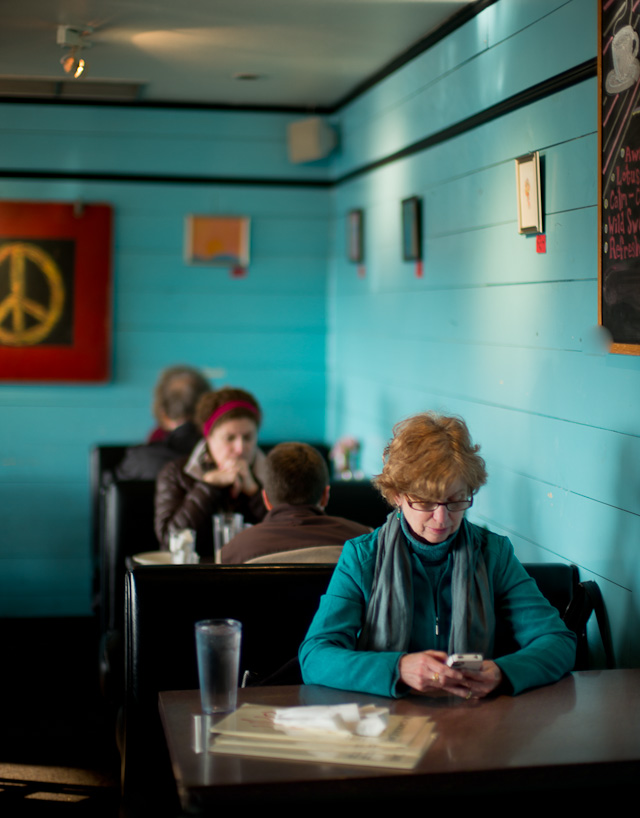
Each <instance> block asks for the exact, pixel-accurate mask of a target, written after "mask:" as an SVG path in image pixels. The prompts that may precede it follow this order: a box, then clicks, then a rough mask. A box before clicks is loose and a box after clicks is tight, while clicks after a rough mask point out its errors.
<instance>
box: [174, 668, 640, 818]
mask: <svg viewBox="0 0 640 818" xmlns="http://www.w3.org/2000/svg"><path fill="white" fill-rule="evenodd" d="M350 701H357V702H359V703H362V704H364V703H370V702H377V703H380V704H384V705H387V706H390V707H391V709H392V711H393V712H396V713H400V714H407V715H408V714H415V715H429V716H431V718H432V719H433V720H434V722H435V723H436V726H437V732H438V738H437V739H436V741H435V742H434V744H433V745H432V746H431V748H430V749H429V750H428V752H427V753H426V755H425V756H424V757H423V758H422V760H421V761H420V763H419V764H418V766H417V767H416V768H415V769H414V770H412V771H410V772H405V771H401V772H399V771H395V770H384V769H374V768H366V767H347V766H341V765H331V764H324V763H317V764H316V763H303V762H293V761H291V762H289V761H280V760H277V761H276V760H273V761H271V760H265V759H258V758H247V757H239V756H221V755H213V754H211V753H197V752H195V750H194V745H193V737H194V733H195V732H196V730H195V729H194V725H195V724H197V723H198V722H199V719H196V720H194V715H193V714H198V713H199V712H200V700H199V694H198V692H197V691H171V692H165V693H161V694H160V713H161V717H162V722H163V725H164V730H165V735H166V737H167V743H168V746H169V752H170V755H171V761H172V765H173V770H174V775H175V778H176V782H177V785H178V792H179V795H180V799H181V803H182V806H183V809H184V810H185V811H186V812H202V813H207V811H208V809H209V807H211V811H213V809H214V808H215V809H216V810H218V809H219V808H220V807H221V806H223V805H224V804H226V803H227V801H228V802H229V805H231V804H233V805H234V807H235V808H236V809H237V807H238V806H239V805H240V804H243V805H244V804H252V805H254V806H257V805H260V806H261V807H264V806H265V805H267V804H270V803H273V804H279V805H284V804H287V805H290V804H292V803H294V802H298V803H299V802H301V801H304V803H305V804H307V805H308V804H310V803H325V805H326V806H329V804H328V803H327V802H334V801H340V803H344V802H345V801H348V800H350V799H354V800H356V801H357V803H358V805H359V806H362V805H364V804H367V803H370V804H371V805H379V804H380V803H384V802H388V803H393V804H394V805H396V804H398V802H400V803H401V804H403V805H405V806H406V805H408V804H409V803H410V802H411V801H412V800H414V799H415V798H416V797H419V798H424V797H426V796H428V798H429V799H430V800H433V799H443V798H444V799H449V800H450V799H454V801H455V802H456V803H457V802H460V801H461V800H462V802H463V803H464V804H465V805H469V804H470V803H471V802H472V801H473V799H477V798H483V797H485V796H490V797H495V795H496V794H498V793H499V794H501V795H503V796H506V797H510V798H513V797H514V796H516V795H519V796H522V795H525V796H526V799H527V800H526V802H524V803H526V804H529V803H531V799H532V798H534V799H535V798H536V797H540V798H541V799H543V800H544V799H546V800H548V798H549V797H550V795H552V794H553V793H558V792H560V791H570V792H571V794H572V802H574V801H575V800H576V799H578V800H580V799H582V800H583V801H585V799H587V800H586V803H589V801H588V799H591V798H593V797H595V796H596V795H597V794H599V792H598V791H600V790H601V791H602V792H603V793H604V792H606V793H607V795H608V798H609V799H614V803H620V802H619V801H618V798H619V797H620V796H621V794H622V793H623V792H624V791H625V790H629V791H631V787H632V786H633V787H634V788H635V785H636V784H637V781H638V779H639V778H640V670H603V671H584V672H577V673H574V674H572V675H571V676H568V677H566V678H565V679H563V680H561V681H560V682H558V683H557V684H555V685H550V686H548V687H544V688H539V689H537V690H532V691H529V692H528V693H523V694H521V695H520V696H515V697H509V696H498V697H496V698H493V699H485V700H481V701H475V700H471V701H466V700H463V699H458V698H455V697H449V696H447V697H442V698H427V697H420V696H411V697H408V698H405V699H400V700H391V699H385V698H382V697H377V696H367V695H364V694H358V693H350V692H346V691H342V690H333V689H331V688H326V687H320V686H315V685H306V686H300V687H296V686H293V687H263V688H248V689H245V690H241V691H240V693H239V697H238V703H239V704H241V703H244V702H249V703H256V704H264V705H266V706H273V707H287V706H295V705H307V704H337V703H344V702H350Z"/></svg>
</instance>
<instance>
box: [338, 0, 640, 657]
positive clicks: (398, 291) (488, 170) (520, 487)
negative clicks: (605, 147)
mask: <svg viewBox="0 0 640 818" xmlns="http://www.w3.org/2000/svg"><path fill="white" fill-rule="evenodd" d="M596 31H597V26H596V2H595V0H573V2H559V0H544V1H543V0H536V2H517V0H510V2H507V1H506V0H505V2H499V3H497V4H495V5H493V6H491V7H489V8H488V9H486V10H485V11H484V12H483V13H482V14H480V15H479V16H477V17H476V18H474V19H473V20H471V21H470V22H468V23H467V24H466V25H465V26H464V27H463V28H461V29H459V30H458V31H457V32H455V33H454V34H453V35H452V36H451V37H449V38H447V39H445V40H443V41H442V42H441V43H439V44H438V45H436V46H435V47H434V48H432V49H431V50H430V51H429V52H427V53H425V54H423V55H422V56H420V57H419V58H417V59H416V60H414V61H413V62H412V63H411V64H409V65H407V66H405V67H403V68H402V69H400V70H399V71H398V72H396V73H395V74H394V75H393V76H391V77H389V78H387V79H386V80H384V81H383V82H382V83H380V84H379V85H378V86H376V87H375V88H373V89H372V90H371V91H369V92H368V93H367V94H365V95H363V96H362V97H360V98H359V99H357V100H356V101H355V102H353V103H352V104H351V105H350V106H349V108H348V109H347V110H345V111H343V112H341V116H340V122H341V126H342V136H343V142H344V150H343V152H342V155H341V156H340V157H339V158H338V159H337V161H336V162H335V165H334V172H335V173H336V174H337V176H338V178H339V177H340V176H341V175H344V174H348V173H350V172H351V171H353V170H356V169H358V168H361V167H362V166H363V165H365V164H367V163H369V162H374V161H378V160H381V159H384V158H385V156H389V155H390V154H392V153H394V152H396V151H398V150H401V149H402V148H404V147H405V146H407V145H409V144H411V143H413V142H416V141H417V140H419V139H422V138H424V137H427V136H429V135H430V134H432V133H437V132H438V131H440V130H442V129H443V128H445V127H448V126H450V125H452V124H454V123H456V122H458V121H460V120H464V119H466V118H467V117H469V116H472V115H474V114H477V113H478V112H480V111H482V110H483V109H485V108H487V107H489V106H492V105H495V104H496V103H499V102H500V101H502V100H504V99H506V98H508V97H510V96H512V95H514V94H517V93H519V92H521V91H524V90H526V89H527V88H528V87H531V86H532V85H535V84H536V83H539V82H542V81H544V80H546V79H549V78H551V77H553V76H555V75H557V74H559V73H561V72H563V71H566V70H568V69H570V68H572V67H573V66H576V65H579V64H581V63H582V62H584V61H586V60H589V59H593V58H594V56H595V54H596ZM596 93H597V83H596V80H595V78H594V79H591V80H587V81H585V82H582V83H580V84H578V85H576V86H574V87H572V88H570V89H568V90H565V91H562V92H559V93H556V94H554V95H552V96H549V97H547V98H545V99H543V100H540V101H537V102H535V103H533V104H530V105H528V106H527V107H524V108H521V109H519V110H517V111H515V112H513V113H511V114H508V115H505V116H502V117H500V118H499V119H496V120H494V121H492V122H490V123H488V124H485V125H483V126H481V127H478V128H475V129H474V130H472V131H469V132H467V133H465V134H463V135H461V136H459V137H457V138H454V139H450V140H448V141H446V142H444V143H442V144H439V145H437V146H435V147H433V148H431V149H429V150H425V151H422V152H420V153H418V154H415V155H413V156H411V157H408V158H405V159H402V160H400V161H395V162H392V163H390V164H387V165H384V166H383V167H381V168H379V169H377V170H374V171H370V172H367V173H364V174H362V175H360V176H357V177H356V178H355V179H353V180H352V181H345V182H344V183H342V184H338V185H337V187H336V188H334V190H333V192H332V213H333V226H334V230H333V239H332V241H333V244H332V246H333V253H332V259H331V265H330V271H329V302H328V303H329V318H328V320H329V327H328V334H327V343H328V358H327V367H328V385H327V389H328V402H327V405H328V413H327V430H328V436H329V438H333V437H335V436H338V435H343V434H355V435H357V436H359V437H361V438H362V439H363V441H364V451H363V465H364V467H365V470H366V471H368V472H376V471H379V468H380V455H381V451H382V449H383V446H384V443H385V442H386V440H387V439H388V438H389V436H390V433H391V428H392V426H393V424H394V423H395V422H396V421H397V420H399V419H400V418H402V417H406V416H407V415H410V414H412V413H415V412H417V411H422V410H425V409H433V410H437V411H443V412H450V413H457V414H460V415H462V416H463V417H464V418H465V419H466V420H467V421H468V423H469V426H470V428H471V431H472V434H473V436H474V438H475V439H476V440H477V441H478V442H479V443H481V445H482V452H483V454H484V456H485V458H486V460H487V465H488V469H489V478H490V479H489V484H488V486H487V487H486V488H484V489H483V490H482V491H481V492H480V494H479V495H478V497H477V500H476V503H475V505H474V507H473V509H472V512H471V513H470V518H471V519H472V520H474V521H475V522H479V523H481V524H486V525H488V526H490V527H491V528H492V529H494V530H496V531H498V532H500V533H503V534H506V535H508V536H509V537H510V538H511V539H512V541H513V543H514V545H515V547H516V551H517V553H518V555H519V557H520V558H521V559H522V560H525V561H536V562H538V561H542V562H545V561H555V560H558V559H560V560H564V561H568V562H574V563H576V564H577V565H578V566H579V567H580V572H581V576H582V578H583V579H595V580H597V581H598V583H599V585H600V587H601V589H602V591H603V593H604V596H605V600H606V603H607V606H608V609H609V614H610V617H611V621H612V625H613V629H614V635H615V641H616V650H617V655H618V659H619V662H620V664H621V665H638V663H640V637H639V636H638V634H639V632H640V628H639V618H640V617H639V612H638V592H640V557H639V549H638V542H639V541H640V516H639V515H640V493H639V491H638V487H639V484H640V466H639V465H638V464H639V463H640V440H639V434H640V425H639V421H638V410H637V406H638V405H639V404H640V359H639V358H637V357H628V356H617V355H609V354H605V353H603V352H602V351H601V349H600V348H599V347H598V345H597V343H596V342H595V340H594V336H595V325H596V324H597V298H598V297H597V275H598V267H597V170H596V168H597V104H596ZM534 150H537V151H540V155H541V160H542V167H543V170H542V177H543V187H544V211H545V214H544V215H545V232H546V237H547V252H546V254H538V253H536V240H535V237H528V236H522V235H519V234H518V227H517V203H516V195H515V192H516V188H515V170H514V158H515V157H516V156H519V155H522V154H524V153H528V152H529V151H534ZM412 195H418V196H421V197H423V204H424V239H425V255H424V270H423V272H424V275H423V277H422V278H418V277H416V274H415V273H416V270H415V264H414V263H409V262H403V261H402V260H401V251H400V247H401V243H400V241H401V239H400V201H401V200H402V199H403V198H406V197H408V196H412ZM359 207H361V208H364V210H365V219H366V234H365V235H366V239H365V240H366V250H365V252H366V261H365V275H364V277H362V276H359V275H358V270H357V267H356V266H355V265H353V264H349V263H348V262H347V261H346V260H345V247H344V244H345V229H344V221H345V216H346V214H347V212H348V211H349V210H350V209H351V208H359ZM592 636H593V635H592ZM592 641H593V642H594V646H596V647H597V642H596V640H595V638H594V639H593V640H592Z"/></svg>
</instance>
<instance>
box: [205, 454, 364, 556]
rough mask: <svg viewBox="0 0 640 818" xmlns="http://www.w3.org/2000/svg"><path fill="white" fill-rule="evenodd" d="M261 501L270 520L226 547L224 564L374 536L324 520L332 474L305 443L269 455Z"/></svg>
mask: <svg viewBox="0 0 640 818" xmlns="http://www.w3.org/2000/svg"><path fill="white" fill-rule="evenodd" d="M262 496H263V499H264V503H265V505H266V507H267V509H268V513H267V516H266V517H265V518H264V520H263V521H262V522H261V523H258V524H257V525H254V526H253V527H252V528H248V529H246V530H245V531H243V532H241V533H240V534H237V535H236V536H235V537H234V538H233V539H232V540H231V542H230V543H228V544H227V545H226V546H224V548H223V549H222V552H221V561H222V562H223V563H243V562H247V561H248V560H252V559H255V558H256V557H263V556H266V555H267V554H275V553H280V552H282V551H294V550H297V549H300V548H311V547H316V546H323V545H343V544H344V543H345V542H346V541H347V540H350V539H353V538H354V537H359V536H360V535H361V534H368V533H369V532H370V531H371V529H370V528H368V527H367V526H365V525H361V524H360V523H356V522H353V521H351V520H347V519H345V518H344V517H329V516H328V515H327V514H325V512H324V508H325V506H326V505H327V503H328V501H329V470H328V468H327V464H326V461H325V459H324V458H323V457H322V455H321V454H320V452H318V451H317V449H314V448H313V447H312V446H309V445H308V444H306V443H279V444H278V445H277V446H275V447H274V448H273V449H272V450H271V451H270V452H269V454H268V455H267V458H266V462H265V473H264V488H263V489H262ZM283 561H284V562H286V554H285V556H284V557H283Z"/></svg>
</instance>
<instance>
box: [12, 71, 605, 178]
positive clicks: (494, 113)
mask: <svg viewBox="0 0 640 818" xmlns="http://www.w3.org/2000/svg"><path fill="white" fill-rule="evenodd" d="M597 73H598V61H597V59H596V58H595V57H594V58H593V59H591V60H586V61H585V62H583V63H581V64H580V65H577V66H574V67H573V68H570V69H569V70H568V71H564V72H562V73H561V74H557V75H556V76H555V77H551V78H550V79H547V80H544V81H543V82H540V83H538V84H537V85H532V86H531V87H530V88H527V89H525V90H524V91H520V92H519V93H518V94H514V95H513V96H511V97H508V98H507V99H504V100H502V101H501V102H498V103H497V104H496V105H491V106H490V107H488V108H485V109H484V110H482V111H479V112H478V113H477V114H474V115H473V116H470V117H467V118H466V119H463V120H461V121H460V122H456V123H455V124H453V125H450V126H448V127H447V128H443V129H442V130H440V131H436V132H435V133H433V134H430V135H429V136H427V137H425V138H424V139H420V140H418V141H417V142H414V143H412V144H411V145H407V146H406V147H405V148H402V149H401V150H399V151H396V152H395V153H392V154H389V155H387V156H383V157H381V158H380V159H376V160H375V161H373V162H369V163H368V164H365V165H362V166H361V167H359V168H355V169H354V170H351V171H349V172H348V173H345V174H343V175H342V176H340V177H338V178H337V179H327V180H325V179H287V178H283V177H266V178H265V177H242V176H200V175H179V176H178V175H169V174H148V175H146V174H140V173H107V172H95V171H56V170H9V169H0V178H3V179H23V180H28V179H34V180H36V179H37V180H40V181H42V180H50V181H86V182H111V183H134V184H164V185H235V186H240V185H244V186H251V187H298V188H333V187H337V186H339V185H343V184H345V183H347V182H350V181H352V180H353V179H356V178H357V177H359V176H363V175H364V174H367V173H371V172H372V171H374V170H377V169H378V168H381V167H384V166H385V165H389V164H391V163H393V162H398V161H399V160H401V159H406V158H407V157H408V156H413V155H415V154H417V153H420V152H422V151H425V150H428V149H429V148H432V147H434V146H435V145H439V144H441V143H442V142H446V141H447V140H449V139H453V138H454V137H456V136H460V135H461V134H464V133H468V132H469V131H472V130H474V129H475V128H478V127H480V126H481V125H485V124H487V123H488V122H492V121H494V120H496V119H499V118H500V117H503V116H506V115H507V114H510V113H513V112H514V111H517V110H518V109H519V108H524V107H525V106H527V105H531V104H533V103H534V102H538V101H540V100H542V99H545V98H546V97H549V96H551V95H552V94H557V93H558V92H559V91H564V90H566V89H567V88H571V87H572V86H574V85H577V84H579V83H581V82H585V81H586V80H589V79H592V78H593V77H596V76H597Z"/></svg>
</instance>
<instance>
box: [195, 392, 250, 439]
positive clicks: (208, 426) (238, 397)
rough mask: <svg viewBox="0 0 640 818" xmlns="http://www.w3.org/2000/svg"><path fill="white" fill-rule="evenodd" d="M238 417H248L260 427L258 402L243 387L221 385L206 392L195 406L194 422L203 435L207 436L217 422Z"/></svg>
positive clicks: (224, 421)
mask: <svg viewBox="0 0 640 818" xmlns="http://www.w3.org/2000/svg"><path fill="white" fill-rule="evenodd" d="M238 418H248V419H249V420H252V421H253V422H254V423H255V424H256V427H257V428H260V423H261V421H262V411H261V409H260V404H259V403H258V401H257V400H256V399H255V398H254V397H253V395H252V394H251V393H250V392H245V390H244V389H235V388H234V387H232V386H223V387H222V389H216V390H215V391H214V392H207V393H206V394H205V395H203V396H202V397H201V398H200V400H199V401H198V405H197V406H196V416H195V422H196V423H197V424H198V426H199V427H200V428H201V429H202V434H203V435H204V437H207V435H209V434H210V433H211V431H212V430H213V429H215V427H216V426H218V424H220V423H226V421H228V420H237V419H238Z"/></svg>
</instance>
